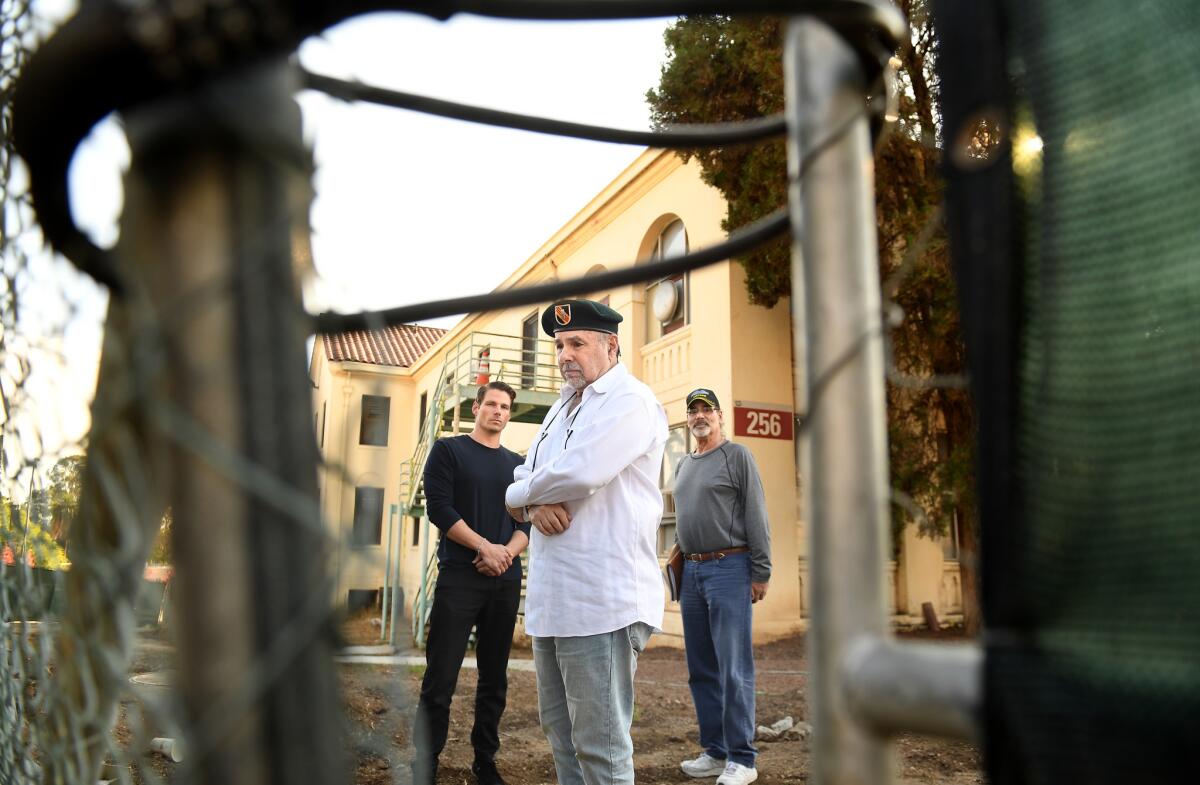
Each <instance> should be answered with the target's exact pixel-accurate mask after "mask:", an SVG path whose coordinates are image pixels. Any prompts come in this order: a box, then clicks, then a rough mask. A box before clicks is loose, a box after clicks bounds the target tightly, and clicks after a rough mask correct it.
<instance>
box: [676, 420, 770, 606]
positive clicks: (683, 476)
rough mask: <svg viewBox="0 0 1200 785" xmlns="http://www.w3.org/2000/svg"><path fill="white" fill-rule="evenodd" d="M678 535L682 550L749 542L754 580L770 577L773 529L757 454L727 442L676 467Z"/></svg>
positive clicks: (698, 550) (706, 549)
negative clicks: (769, 523) (768, 518)
mask: <svg viewBox="0 0 1200 785" xmlns="http://www.w3.org/2000/svg"><path fill="white" fill-rule="evenodd" d="M675 517H676V520H675V540H676V542H678V543H679V548H680V550H682V551H683V552H684V553H709V552H710V551H719V550H720V549H722V548H735V547H738V546H743V545H744V546H747V547H749V548H750V580H752V581H754V582H755V583H766V582H767V581H768V580H770V578H771V532H770V528H769V527H768V525H767V504H766V498H765V497H764V495H763V487H762V479H761V478H759V476H758V466H756V465H755V463H754V456H753V455H751V454H750V451H749V450H747V449H746V448H745V447H743V446H742V445H740V444H734V443H732V442H724V443H722V444H721V446H720V447H718V448H716V449H715V450H709V451H708V452H706V453H704V454H702V455H695V454H692V455H686V456H684V457H683V458H682V459H681V460H680V461H679V464H678V465H677V466H676V467H675Z"/></svg>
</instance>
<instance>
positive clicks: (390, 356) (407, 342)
mask: <svg viewBox="0 0 1200 785" xmlns="http://www.w3.org/2000/svg"><path fill="white" fill-rule="evenodd" d="M445 333H446V331H445V330H443V329H441V328H439V327H424V326H422V325H419V324H399V325H394V326H389V327H384V328H383V329H382V330H356V331H353V332H347V333H337V334H336V335H323V336H321V338H322V340H323V341H324V343H325V357H326V359H328V360H329V361H330V362H356V363H370V364H371V365H392V366H396V367H400V368H405V367H408V366H409V365H412V364H413V363H414V362H416V361H417V358H419V357H420V356H421V355H422V354H424V353H425V351H426V350H427V349H429V347H430V346H433V345H434V344H435V343H437V340H438V339H439V338H441V337H442V336H443V335H444V334H445Z"/></svg>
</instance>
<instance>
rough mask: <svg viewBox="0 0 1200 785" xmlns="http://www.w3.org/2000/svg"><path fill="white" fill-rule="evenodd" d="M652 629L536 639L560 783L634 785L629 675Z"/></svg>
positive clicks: (542, 705)
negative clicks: (630, 732)
mask: <svg viewBox="0 0 1200 785" xmlns="http://www.w3.org/2000/svg"><path fill="white" fill-rule="evenodd" d="M652 631H653V628H651V627H650V625H648V624H644V623H642V622H634V623H633V624H631V625H629V626H628V627H622V628H621V629H619V630H613V631H612V632H605V633H601V634H599V635H584V636H579V637H573V638H547V637H542V638H534V639H533V662H534V666H535V667H536V668H537V685H538V715H539V716H540V718H541V721H542V731H543V732H544V733H545V734H546V739H547V740H548V741H549V742H550V751H551V752H552V753H553V754H554V768H555V770H556V771H557V772H558V782H559V785H632V783H633V738H632V737H631V736H630V735H629V728H630V726H631V725H632V724H633V674H634V671H635V670H637V658H638V655H639V654H641V653H642V650H643V649H645V648H646V642H647V641H648V640H650V634H651V632H652Z"/></svg>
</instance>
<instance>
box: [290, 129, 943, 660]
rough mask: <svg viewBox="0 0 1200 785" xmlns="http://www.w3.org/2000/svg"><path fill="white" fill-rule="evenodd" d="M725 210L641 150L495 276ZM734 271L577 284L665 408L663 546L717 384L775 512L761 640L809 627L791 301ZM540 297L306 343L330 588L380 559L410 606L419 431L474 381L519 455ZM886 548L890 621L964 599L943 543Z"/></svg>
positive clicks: (344, 586) (707, 190)
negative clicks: (501, 415)
mask: <svg viewBox="0 0 1200 785" xmlns="http://www.w3.org/2000/svg"><path fill="white" fill-rule="evenodd" d="M724 214H725V203H724V200H723V198H722V197H721V195H720V193H719V192H717V191H716V190H715V189H713V188H711V187H709V186H707V185H705V184H704V183H703V182H702V181H701V179H700V170H699V166H698V164H697V163H696V162H695V161H692V162H691V163H689V164H684V163H683V162H682V161H681V160H680V159H679V158H678V157H677V156H676V155H674V154H673V153H670V152H663V151H658V150H648V151H646V152H645V153H643V154H642V155H641V156H640V157H639V158H638V159H637V160H636V161H634V162H633V163H632V164H631V165H630V166H629V167H628V168H627V169H626V170H625V171H624V172H622V173H621V174H620V176H618V177H617V178H616V179H615V180H613V181H612V183H610V184H609V185H608V186H607V187H606V188H605V189H604V190H603V191H601V192H600V193H599V194H598V195H597V196H596V197H595V198H594V199H592V201H591V202H590V203H589V204H587V205H586V206H585V207H584V208H583V209H582V210H580V211H579V213H577V214H576V215H575V217H574V218H572V219H571V221H569V222H568V223H567V224H566V225H565V226H564V227H562V228H561V229H560V230H559V231H558V232H557V233H556V234H555V235H554V236H553V237H551V238H550V239H549V240H547V241H546V242H545V244H543V245H542V247H541V248H539V249H538V251H537V252H536V253H534V254H533V256H531V257H530V258H529V259H527V260H526V261H525V262H524V263H523V264H521V265H520V266H519V267H518V268H517V269H516V270H514V271H513V272H512V274H511V275H510V276H509V277H508V278H507V279H506V280H505V281H504V282H503V283H502V284H501V285H500V287H499V288H502V289H504V288H510V287H515V286H528V285H533V284H537V283H542V282H546V281H548V280H553V279H556V278H572V277H575V276H580V275H586V274H594V273H596V272H600V271H603V270H605V269H608V267H609V266H611V265H614V264H623V263H628V260H633V259H637V260H639V261H646V260H651V259H655V258H659V257H661V256H663V255H674V254H676V253H679V252H683V251H686V250H688V249H695V248H702V247H705V246H709V245H713V244H715V243H717V242H719V241H721V240H722V239H724V232H723V231H722V229H721V219H722V218H723V217H724ZM743 283H744V273H743V270H742V267H741V266H740V265H739V264H736V263H734V262H729V261H726V262H721V263H719V264H714V265H711V266H709V267H705V268H703V269H701V270H697V271H695V272H692V273H689V274H687V275H681V276H676V277H675V278H674V279H668V280H665V281H654V282H650V283H648V284H635V285H632V286H624V287H618V288H615V289H611V290H607V291H598V292H593V293H591V295H590V296H592V297H593V298H596V299H601V300H604V301H606V302H607V303H608V304H609V305H610V306H612V307H613V308H615V309H616V310H617V311H619V312H620V313H621V314H622V315H623V316H624V317H625V320H624V322H623V323H622V324H621V329H620V342H621V351H622V361H623V362H624V363H626V365H627V367H628V368H629V369H630V370H631V371H632V372H633V373H634V374H635V375H636V376H638V377H639V378H640V379H642V381H644V382H645V383H646V384H648V385H649V386H650V388H651V389H652V390H653V391H654V392H655V394H656V395H657V396H658V399H659V401H660V402H661V403H662V404H663V406H664V407H665V409H666V412H667V418H668V421H669V422H670V423H671V432H670V440H669V442H668V448H667V456H666V459H665V460H664V464H665V465H664V467H663V474H662V477H663V490H664V497H665V509H666V513H665V514H664V518H663V522H662V525H661V527H660V536H659V543H660V548H661V550H662V553H663V555H665V553H666V550H667V549H668V548H669V547H670V544H671V542H672V540H673V526H674V519H673V512H672V510H673V507H672V503H671V497H670V485H669V479H670V478H671V477H672V474H673V469H674V462H675V461H677V460H678V458H679V456H681V455H683V454H684V453H685V452H686V451H687V450H688V449H689V448H690V436H689V434H688V432H687V428H686V425H685V423H686V416H685V411H684V402H683V399H684V396H685V395H686V394H687V393H688V391H690V390H691V389H693V388H695V387H699V386H705V387H711V388H712V389H713V390H715V391H716V393H717V395H718V396H719V398H720V399H721V401H722V403H723V406H724V409H725V425H726V435H727V436H728V437H729V438H731V439H732V440H734V441H737V442H739V443H742V444H744V445H746V446H747V447H748V448H749V449H750V450H751V451H752V452H753V454H754V457H755V459H756V460H757V462H758V466H759V469H760V471H761V473H762V478H763V485H764V489H765V491H766V497H767V505H768V513H769V516H770V521H771V544H772V563H773V574H772V578H771V589H770V592H769V594H768V596H767V598H766V600H765V601H764V602H762V603H759V604H757V605H755V606H754V607H755V611H754V612H755V620H754V633H755V638H756V640H764V639H769V638H774V637H778V636H780V635H784V634H788V633H791V632H795V631H797V630H799V629H802V628H803V626H804V624H805V621H806V618H807V612H806V600H805V585H806V574H807V568H806V561H805V555H806V554H805V532H804V522H803V520H801V519H800V518H801V514H800V505H799V499H798V497H797V491H796V462H795V455H794V452H795V451H794V446H793V440H792V433H791V430H792V427H791V424H792V400H793V395H792V363H791V357H792V354H791V334H792V331H791V318H790V314H789V308H788V303H787V302H786V300H785V301H783V302H781V303H779V304H778V305H777V306H776V307H774V308H772V309H770V310H767V309H764V308H760V307H756V306H751V305H750V303H749V301H748V299H747V296H746V292H745V287H744V285H743ZM544 307H545V304H543V305H541V306H539V307H528V308H518V309H510V310H505V311H498V312H494V313H475V314H470V315H468V316H467V317H465V318H464V319H462V320H461V321H460V322H459V323H458V324H456V325H455V326H454V328H453V329H451V330H448V331H444V330H438V329H435V328H430V327H420V326H413V325H403V326H399V327H392V328H387V329H386V330H383V331H377V332H364V333H351V334H343V335H337V336H325V337H323V338H321V339H318V340H317V341H316V342H315V345H314V349H313V356H312V362H311V366H310V374H311V377H312V382H313V385H314V404H315V413H314V423H315V426H316V430H317V438H318V442H319V444H320V445H321V454H322V456H323V458H324V462H325V468H324V470H323V472H322V477H321V481H320V491H321V496H320V499H321V509H322V514H323V517H324V519H325V520H326V521H327V523H328V525H329V526H330V527H331V528H332V531H333V534H334V535H335V537H336V541H337V542H338V543H339V545H338V547H336V548H335V549H334V551H335V552H334V554H333V560H334V569H335V571H336V583H335V586H336V588H335V592H336V596H335V598H334V599H335V601H336V602H338V603H350V604H352V605H355V604H366V603H369V602H372V601H374V599H375V597H376V592H377V591H378V590H379V589H380V587H382V586H383V585H384V572H385V566H386V565H387V563H388V562H389V561H391V563H392V565H393V574H394V573H395V572H398V574H399V582H398V585H399V586H400V587H401V592H402V594H403V607H404V608H405V612H406V614H411V613H412V612H413V609H414V607H419V606H418V600H419V597H418V595H419V590H420V587H421V585H422V583H423V581H425V580H426V579H427V577H428V571H429V563H430V561H431V560H432V557H433V554H434V551H435V549H436V539H435V538H436V536H437V534H436V529H434V528H433V527H432V526H431V525H429V524H428V523H427V522H426V521H424V520H423V519H422V518H421V517H420V515H421V512H422V507H421V504H422V498H421V495H420V491H421V489H420V487H419V485H420V483H419V478H420V473H421V469H422V468H423V464H424V457H425V454H426V450H427V449H428V445H429V444H430V443H431V440H432V439H433V438H436V437H437V436H438V435H445V434H448V433H455V432H465V431H468V430H470V428H471V422H470V418H471V413H470V403H471V400H472V399H473V397H474V393H475V389H476V388H477V385H478V383H479V381H480V380H482V379H491V380H496V379H499V380H501V381H505V382H508V383H509V384H511V385H512V386H513V387H514V388H517V390H518V394H517V400H516V405H515V406H514V415H513V422H512V424H511V425H510V426H509V427H508V428H507V429H506V430H505V432H504V435H503V443H504V444H505V445H506V446H508V447H510V448H511V449H514V450H517V451H518V452H522V453H523V452H524V451H525V450H526V449H527V448H528V446H529V443H530V441H531V440H532V438H533V436H534V434H535V432H536V430H537V425H538V423H540V422H541V419H542V417H543V416H544V414H545V412H546V410H547V408H548V406H549V405H550V404H552V403H553V401H554V400H556V399H557V395H558V392H557V391H558V387H559V384H560V380H559V377H558V372H557V368H556V367H555V366H554V352H553V346H552V344H551V342H550V341H549V340H548V339H546V338H545V337H544V336H543V335H541V334H540V329H539V326H538V316H539V314H540V312H541V310H542V308H544ZM618 438H619V437H618ZM389 544H390V545H391V551H390V553H391V554H393V556H392V557H391V559H390V560H389V558H388V556H387V554H388V553H389V551H388V546H389ZM895 550H896V553H897V554H898V557H897V559H896V561H895V562H894V563H893V564H892V565H891V566H890V567H889V579H890V580H889V584H888V585H890V586H891V587H892V606H893V611H894V614H895V620H896V621H897V622H898V623H901V624H903V623H915V622H917V621H919V620H920V618H921V606H922V604H923V603H931V604H932V606H933V608H934V610H935V611H936V612H937V614H938V616H939V618H941V619H943V620H945V619H947V618H954V617H955V616H956V615H957V614H959V613H960V612H961V607H960V603H961V596H960V592H959V588H958V564H957V562H956V561H954V558H953V557H954V556H955V554H954V552H953V550H952V543H943V542H937V541H933V540H930V539H928V538H924V537H918V536H917V533H916V531H915V527H910V529H909V530H908V531H906V532H905V534H904V537H903V538H902V541H901V542H900V543H899V544H898V547H897V548H896V549H895ZM410 618H411V616H410ZM664 626H665V629H664V635H661V636H657V637H656V640H657V641H659V642H660V643H662V642H667V643H670V642H674V643H676V644H678V643H680V642H681V640H682V639H681V629H682V627H681V623H680V619H679V606H678V605H677V604H675V603H668V605H667V613H666V620H665V623H664Z"/></svg>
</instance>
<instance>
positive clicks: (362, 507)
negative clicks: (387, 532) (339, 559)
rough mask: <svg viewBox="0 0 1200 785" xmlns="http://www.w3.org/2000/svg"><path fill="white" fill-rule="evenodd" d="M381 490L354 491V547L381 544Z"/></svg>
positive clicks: (356, 489) (364, 489) (365, 489)
mask: <svg viewBox="0 0 1200 785" xmlns="http://www.w3.org/2000/svg"><path fill="white" fill-rule="evenodd" d="M382 535H383V488H355V489H354V532H353V534H352V536H351V541H352V543H353V544H354V545H380V544H381V543H382V542H383V539H382Z"/></svg>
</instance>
